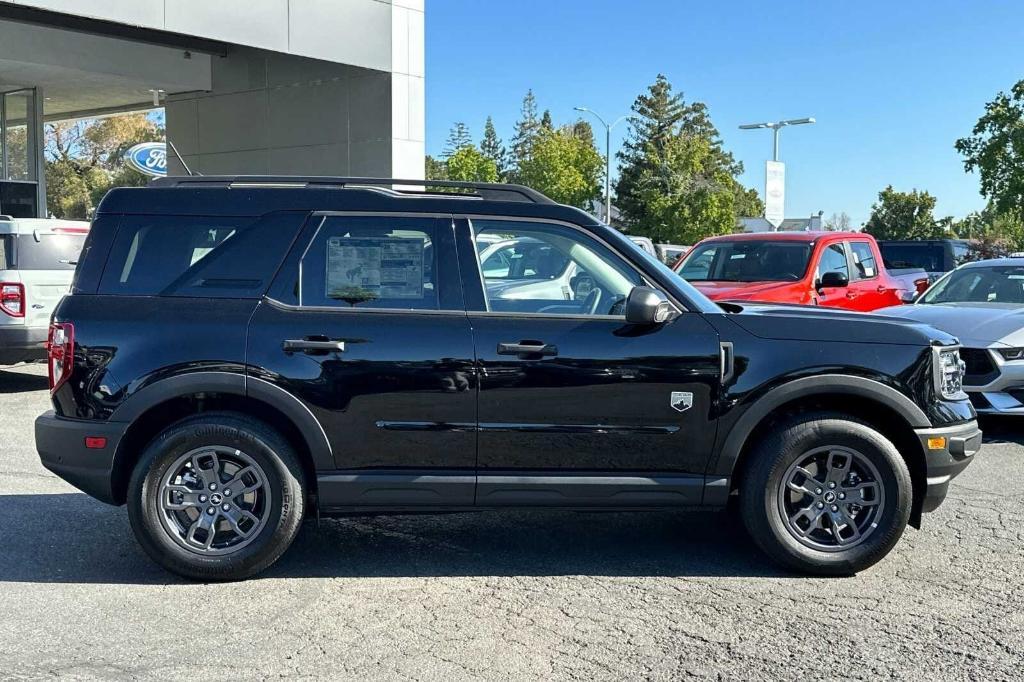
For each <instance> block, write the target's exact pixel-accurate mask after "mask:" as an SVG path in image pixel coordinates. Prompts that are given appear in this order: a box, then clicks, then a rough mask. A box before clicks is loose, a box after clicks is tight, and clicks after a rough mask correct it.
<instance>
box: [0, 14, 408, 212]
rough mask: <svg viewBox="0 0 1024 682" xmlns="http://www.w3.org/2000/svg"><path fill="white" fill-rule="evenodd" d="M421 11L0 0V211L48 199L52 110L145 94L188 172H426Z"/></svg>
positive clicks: (128, 103) (108, 109) (71, 110)
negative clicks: (47, 132)
mask: <svg viewBox="0 0 1024 682" xmlns="http://www.w3.org/2000/svg"><path fill="white" fill-rule="evenodd" d="M423 17H424V7H423V0H13V1H10V2H2V1H0V140H2V145H0V213H4V214H10V215H16V216H24V217H30V216H44V215H46V187H45V176H44V174H43V172H42V168H43V163H44V134H43V130H44V128H43V126H44V124H45V123H46V122H49V121H59V120H68V119H76V118H89V117H96V116H104V115H110V114H116V113H121V112H129V111H141V110H145V109H152V108H154V106H162V107H164V111H165V113H166V121H167V139H168V141H169V142H171V143H172V144H173V145H174V147H175V148H176V149H177V150H178V152H180V154H181V155H182V157H183V158H184V160H185V163H186V164H188V166H189V168H190V169H191V170H192V171H194V172H200V173H203V174H206V175H209V174H215V173H238V174H263V173H278V174H305V175H352V176H378V177H405V178H422V177H423V170H424V169H423V163H424V113H423V99H424V87H423V85H424V48H423ZM168 167H169V169H168V170H169V172H170V173H180V172H182V171H183V169H182V167H181V164H180V163H179V162H178V161H177V159H176V158H175V157H174V155H173V154H169V158H168Z"/></svg>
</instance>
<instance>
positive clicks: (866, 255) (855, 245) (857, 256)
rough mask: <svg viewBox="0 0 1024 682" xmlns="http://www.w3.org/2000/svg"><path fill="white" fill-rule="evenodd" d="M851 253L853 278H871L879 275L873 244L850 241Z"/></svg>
mask: <svg viewBox="0 0 1024 682" xmlns="http://www.w3.org/2000/svg"><path fill="white" fill-rule="evenodd" d="M850 254H851V255H852V256H853V265H854V272H853V275H854V276H853V279H855V280H857V279H871V278H873V277H875V276H876V275H878V266H877V265H876V264H875V254H874V252H873V251H872V250H871V244H868V243H867V242H850Z"/></svg>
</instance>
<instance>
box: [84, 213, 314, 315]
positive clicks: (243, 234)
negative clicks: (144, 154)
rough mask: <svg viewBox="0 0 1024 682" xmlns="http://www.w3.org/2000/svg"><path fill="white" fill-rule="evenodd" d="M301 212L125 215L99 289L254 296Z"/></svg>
mask: <svg viewBox="0 0 1024 682" xmlns="http://www.w3.org/2000/svg"><path fill="white" fill-rule="evenodd" d="M305 215H306V214H305V213H300V212H279V213H270V214H267V215H265V216H263V217H261V218H253V217H208V216H136V215H126V216H123V217H122V219H121V224H120V227H119V228H118V231H117V236H116V237H115V238H114V242H113V244H112V246H111V248H110V255H109V257H108V258H107V262H106V266H105V267H104V269H103V276H102V277H101V279H100V285H99V293H101V294H120V295H132V296H183V297H199V298H259V297H260V296H262V295H263V293H264V291H266V288H267V286H268V285H269V284H270V281H271V279H272V278H273V276H274V273H275V272H276V271H277V267H278V265H280V263H281V261H282V260H283V259H284V256H285V254H286V253H287V252H288V249H289V247H290V246H291V243H292V240H293V239H294V238H295V235H296V233H297V232H298V230H299V228H301V227H302V223H303V220H304V219H305Z"/></svg>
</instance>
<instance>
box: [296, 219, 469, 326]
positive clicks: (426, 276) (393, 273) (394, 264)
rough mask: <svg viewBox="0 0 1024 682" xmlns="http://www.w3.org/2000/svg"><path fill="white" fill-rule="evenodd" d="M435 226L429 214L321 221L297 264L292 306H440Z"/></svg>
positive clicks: (405, 307)
mask: <svg viewBox="0 0 1024 682" xmlns="http://www.w3.org/2000/svg"><path fill="white" fill-rule="evenodd" d="M437 224H438V221H436V220H434V219H433V218H390V217H388V218H384V217H369V216H366V217H328V218H326V219H324V222H323V224H322V225H321V226H320V228H319V229H318V230H317V232H316V235H315V236H314V237H313V240H312V242H310V244H309V246H308V248H306V249H305V250H304V251H303V254H302V257H301V260H300V262H299V268H298V273H299V274H298V291H297V298H298V301H297V302H298V304H299V305H303V306H329V307H338V308H355V307H360V308H386V309H399V310H440V309H441V308H442V305H441V292H440V286H439V282H438V267H437V258H438V248H437V245H438V234H437ZM448 224H449V226H450V221H449V223H448ZM455 276H456V277H457V276H458V275H457V273H456V274H455Z"/></svg>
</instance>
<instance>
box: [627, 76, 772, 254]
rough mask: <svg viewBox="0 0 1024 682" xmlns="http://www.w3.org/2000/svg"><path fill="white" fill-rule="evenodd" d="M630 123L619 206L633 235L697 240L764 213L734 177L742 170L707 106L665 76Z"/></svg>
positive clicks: (641, 101)
mask: <svg viewBox="0 0 1024 682" xmlns="http://www.w3.org/2000/svg"><path fill="white" fill-rule="evenodd" d="M629 125H630V128H629V133H628V134H627V137H626V142H625V143H624V145H623V149H622V151H620V152H619V154H618V158H619V179H618V181H617V182H616V185H615V190H616V202H615V203H616V205H617V206H618V208H619V210H620V212H621V213H622V217H623V222H624V223H625V226H626V228H627V229H628V230H629V231H630V232H631V233H633V234H640V235H645V236H649V237H651V238H652V239H654V240H655V241H667V242H673V243H693V242H694V241H696V240H698V239H701V238H703V237H706V236H709V235H715V234H727V233H729V232H732V231H733V230H734V229H735V226H736V221H737V217H738V216H739V215H740V214H743V213H746V212H748V211H757V213H755V215H759V214H760V213H762V212H763V210H764V208H763V204H762V203H761V200H760V198H759V197H758V196H757V192H756V191H752V190H748V189H747V188H745V187H743V186H742V185H741V184H740V183H739V182H738V181H737V180H736V177H735V176H736V175H737V174H738V173H739V172H741V171H742V166H741V165H740V164H738V163H737V162H736V161H735V160H734V159H733V157H732V155H731V154H729V153H728V152H726V151H724V150H723V148H722V143H721V139H720V137H719V135H718V131H717V129H715V127H714V125H713V124H712V123H711V119H710V117H709V115H708V112H707V107H705V106H704V104H702V103H700V102H695V103H692V104H688V103H687V102H686V101H685V100H684V99H683V96H682V95H681V94H677V93H674V92H673V91H672V85H671V84H670V83H669V82H668V79H667V78H665V76H663V75H660V74H659V75H658V77H657V79H655V82H654V83H653V84H652V85H651V86H649V87H648V89H647V92H645V93H643V94H641V95H640V96H639V97H637V99H636V101H635V102H634V104H633V115H632V117H631V118H630V121H629Z"/></svg>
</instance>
